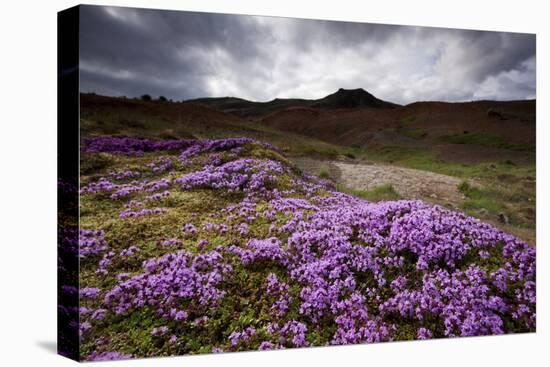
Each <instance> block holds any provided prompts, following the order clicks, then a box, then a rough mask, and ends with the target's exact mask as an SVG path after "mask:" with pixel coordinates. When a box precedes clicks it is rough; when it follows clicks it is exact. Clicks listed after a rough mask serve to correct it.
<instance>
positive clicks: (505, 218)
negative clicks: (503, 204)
mask: <svg viewBox="0 0 550 367" xmlns="http://www.w3.org/2000/svg"><path fill="white" fill-rule="evenodd" d="M498 221H499V222H500V223H504V224H508V223H510V219H508V216H507V215H506V214H504V213H502V212H501V213H498Z"/></svg>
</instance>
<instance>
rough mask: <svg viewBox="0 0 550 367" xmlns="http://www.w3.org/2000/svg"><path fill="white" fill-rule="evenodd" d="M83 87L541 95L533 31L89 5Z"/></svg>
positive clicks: (403, 97)
mask: <svg viewBox="0 0 550 367" xmlns="http://www.w3.org/2000/svg"><path fill="white" fill-rule="evenodd" d="M80 28H81V29H80V31H81V33H80V34H81V46H80V52H81V90H82V91H93V92H96V93H101V94H108V95H127V96H138V95H140V94H144V93H149V94H152V95H164V96H166V97H168V98H174V99H189V98H195V97H204V96H228V95H233V96H238V97H242V98H248V99H252V100H262V101H263V100H270V99H273V98H276V97H302V98H319V97H322V96H324V95H327V94H329V93H332V92H334V91H335V90H337V89H338V88H341V87H342V88H359V87H362V88H364V89H367V90H369V91H370V92H371V93H373V94H375V95H377V96H378V97H380V98H383V99H387V100H390V101H394V102H398V103H410V102H414V101H417V100H446V101H461V100H471V99H481V98H492V99H522V98H534V97H535V94H536V91H535V67H534V65H535V53H536V50H535V36H534V35H530V34H517V33H505V32H481V31H468V30H452V29H442V28H429V27H409V26H393V25H380V24H364V23H351V22H331V21H319V20H300V19H291V18H276V17H255V16H239V15H225V14H210V13H194V12H175V11H174V12H171V11H160V10H147V9H132V8H113V7H96V6H83V7H82V8H81V26H80Z"/></svg>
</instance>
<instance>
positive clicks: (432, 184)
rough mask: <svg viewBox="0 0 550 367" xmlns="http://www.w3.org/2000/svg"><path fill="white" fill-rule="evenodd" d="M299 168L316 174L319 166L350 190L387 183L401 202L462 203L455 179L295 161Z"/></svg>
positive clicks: (359, 165)
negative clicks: (420, 200)
mask: <svg viewBox="0 0 550 367" xmlns="http://www.w3.org/2000/svg"><path fill="white" fill-rule="evenodd" d="M294 163H295V164H296V165H297V166H298V167H300V169H302V170H304V171H306V172H309V173H311V174H315V175H318V174H319V171H320V169H321V167H325V168H328V171H329V174H330V177H331V179H333V180H334V181H336V182H337V183H340V184H343V185H344V186H346V187H348V188H350V189H354V190H372V189H374V188H375V187H378V186H381V185H384V184H390V185H392V186H393V188H394V189H395V190H396V191H397V192H398V193H399V194H400V195H401V196H402V197H403V198H405V199H422V200H427V201H431V202H437V203H440V204H448V205H451V206H453V207H456V206H458V205H459V204H460V203H462V202H463V200H464V196H463V195H462V193H461V192H460V191H458V188H457V187H458V185H459V184H460V182H461V181H462V180H461V179H459V178H457V177H452V176H447V175H442V174H438V173H433V172H428V171H421V170H416V169H411V168H402V167H396V166H391V165H384V164H378V163H372V164H368V163H352V162H343V161H322V160H316V159H311V158H297V159H295V160H294Z"/></svg>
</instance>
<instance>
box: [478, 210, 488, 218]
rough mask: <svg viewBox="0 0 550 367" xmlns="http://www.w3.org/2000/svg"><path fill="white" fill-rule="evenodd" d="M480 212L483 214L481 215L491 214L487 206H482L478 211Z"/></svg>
mask: <svg viewBox="0 0 550 367" xmlns="http://www.w3.org/2000/svg"><path fill="white" fill-rule="evenodd" d="M477 212H478V214H479V215H481V216H486V215H487V214H489V211H488V210H487V209H485V208H481V209H479V210H478V211H477Z"/></svg>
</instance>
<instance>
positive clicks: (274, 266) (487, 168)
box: [58, 5, 536, 361]
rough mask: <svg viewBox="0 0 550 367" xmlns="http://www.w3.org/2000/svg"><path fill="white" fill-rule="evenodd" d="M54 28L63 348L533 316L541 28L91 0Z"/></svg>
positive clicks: (399, 332) (452, 327)
mask: <svg viewBox="0 0 550 367" xmlns="http://www.w3.org/2000/svg"><path fill="white" fill-rule="evenodd" d="M58 27H59V29H58V35H59V42H58V54H59V58H58V59H59V66H58V87H59V88H58V91H59V92H58V93H59V94H58V107H59V122H58V134H59V140H58V141H59V148H58V153H59V178H58V198H59V214H58V223H59V228H58V233H59V242H58V243H59V244H58V246H59V249H58V253H59V263H58V272H59V277H58V279H59V286H58V294H59V313H58V320H59V340H58V347H59V352H60V354H62V355H64V356H67V357H70V358H73V359H77V360H81V361H101V360H116V359H130V358H144V357H158V356H175V355H187V354H201V353H232V352H238V351H251V350H273V349H287V348H309V347H319V346H324V347H325V346H326V347H328V346H336V345H343V344H359V343H381V342H392V341H404V340H409V341H413V340H421V339H436V338H454V337H468V336H488V335H499V334H513V333H530V332H535V330H536V271H535V258H536V256H535V254H536V247H535V202H536V200H535V197H536V192H535V181H536V179H535V178H536V171H535V128H536V122H535V120H536V118H535V103H536V100H535V98H536V96H535V92H536V90H535V84H536V83H535V81H536V69H535V60H536V50H535V35H534V34H521V33H509V32H494V31H475V30H462V29H444V28H430V27H412V26H401V25H384V24H368V23H351V22H336V21H327V20H310V19H292V18H280V17H266V16H251V15H230V14H213V13H200V12H186V11H167V10H153V9H135V8H120V7H104V6H87V5H86V6H78V7H74V8H71V9H68V10H65V11H62V12H60V13H59V15H58ZM365 352H367V350H365Z"/></svg>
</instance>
